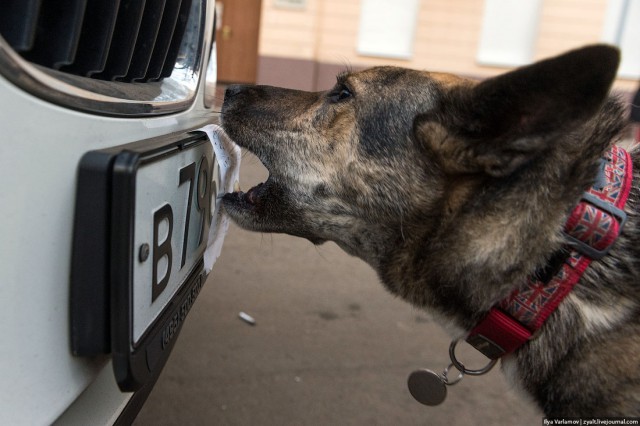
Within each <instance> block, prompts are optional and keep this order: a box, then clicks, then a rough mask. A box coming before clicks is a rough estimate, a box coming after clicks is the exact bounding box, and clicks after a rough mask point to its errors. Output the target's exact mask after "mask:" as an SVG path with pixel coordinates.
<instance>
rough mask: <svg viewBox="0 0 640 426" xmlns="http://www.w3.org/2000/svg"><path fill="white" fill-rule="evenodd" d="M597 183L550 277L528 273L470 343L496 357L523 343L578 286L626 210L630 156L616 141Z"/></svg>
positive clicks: (570, 226)
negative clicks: (564, 256) (565, 252)
mask: <svg viewBox="0 0 640 426" xmlns="http://www.w3.org/2000/svg"><path fill="white" fill-rule="evenodd" d="M602 163H603V167H602V168H601V170H600V174H599V175H598V179H597V180H596V183H594V185H593V186H592V187H591V188H590V189H589V190H588V191H586V192H585V193H584V194H583V195H582V198H581V200H580V202H579V203H578V205H577V206H576V207H575V208H574V209H573V211H572V212H571V216H570V217H569V220H567V223H566V224H565V229H564V233H565V237H566V239H567V241H568V250H569V255H568V257H567V259H566V261H565V262H564V263H563V264H562V265H561V268H560V270H559V271H558V272H557V273H556V274H555V275H554V276H553V277H552V278H551V279H550V280H549V281H548V282H542V281H540V280H538V279H536V278H529V279H528V280H527V281H528V282H527V284H526V286H525V287H524V288H523V289H521V290H517V291H515V292H514V293H512V295H511V296H510V297H509V298H507V299H506V300H503V301H502V302H501V303H499V304H498V305H496V306H495V307H493V308H492V309H491V310H490V311H489V313H488V315H487V316H486V317H485V319H483V320H482V321H481V322H480V323H479V324H478V325H476V327H475V328H474V329H473V330H471V332H470V333H469V336H468V337H467V339H466V340H467V342H468V343H469V344H470V345H472V346H473V347H475V348H476V349H477V350H479V351H480V352H482V353H483V354H484V355H486V356H487V357H488V358H491V359H497V358H500V357H502V356H504V355H507V354H509V353H511V352H513V351H515V350H516V349H518V348H519V347H520V346H522V345H523V344H525V343H526V342H527V341H528V340H529V339H530V338H531V337H532V336H533V334H534V333H535V332H536V331H537V330H538V329H539V328H540V327H541V326H542V324H543V323H544V322H545V320H546V319H547V318H548V317H549V315H551V313H552V312H553V311H554V310H555V309H556V308H557V307H558V305H559V304H560V302H562V300H563V299H564V298H565V297H566V296H567V295H568V294H569V292H570V291H571V290H572V289H573V287H574V286H575V285H576V283H577V282H578V280H579V279H580V277H581V276H582V274H583V273H584V271H585V269H587V267H588V266H589V264H590V263H591V261H592V260H597V259H600V258H602V257H603V256H605V255H606V254H607V253H608V251H609V250H610V249H611V246H612V245H613V243H614V242H615V241H616V239H617V238H618V236H619V235H620V232H621V230H622V227H623V226H624V224H625V222H626V220H627V215H626V214H625V212H624V211H623V209H624V206H625V204H626V202H627V198H628V197H629V192H630V190H631V181H632V178H633V174H632V163H631V156H630V155H629V153H628V152H626V151H625V150H624V149H622V148H620V147H617V146H614V147H612V148H611V149H610V150H609V151H608V152H607V153H606V154H605V156H604V158H603V160H602Z"/></svg>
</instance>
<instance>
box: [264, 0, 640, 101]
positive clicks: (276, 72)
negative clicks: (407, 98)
mask: <svg viewBox="0 0 640 426" xmlns="http://www.w3.org/2000/svg"><path fill="white" fill-rule="evenodd" d="M519 1H523V0H519ZM525 1H526V0H525ZM632 1H640V0H632ZM303 3H305V6H304V7H303V8H298V9H286V8H281V7H278V5H277V1H276V0H264V1H263V2H262V5H263V6H262V7H263V10H262V23H261V29H260V46H259V56H260V58H259V68H258V83H260V84H274V85H280V86H286V87H293V88H299V89H305V90H324V89H327V88H329V87H330V86H331V85H332V84H333V82H334V81H335V74H336V73H337V72H338V71H340V70H342V69H345V68H348V67H349V68H354V69H359V68H364V67H368V66H373V65H396V66H403V67H409V68H416V69H427V70H431V71H442V72H452V73H456V74H461V75H466V76H471V77H478V78H484V77H488V76H492V75H495V74H498V73H502V72H504V71H506V70H507V69H509V67H496V66H484V65H482V64H479V63H478V62H477V59H476V58H477V54H478V46H479V39H480V34H481V31H482V24H483V17H484V1H480V0H420V6H419V12H418V17H417V27H416V32H415V38H414V48H413V55H412V56H411V58H409V59H389V58H382V57H370V56H364V55H360V54H359V53H358V52H357V44H358V31H359V24H360V12H361V0H306V2H305V1H303ZM389 4H390V7H393V2H389ZM606 9H607V0H542V2H541V11H540V23H539V26H538V36H537V39H536V43H535V47H534V52H533V57H532V59H534V60H537V59H540V58H544V57H548V56H552V55H555V54H558V53H561V52H563V51H566V50H569V49H572V48H576V47H579V46H582V45H585V44H590V43H597V42H599V41H600V40H601V37H602V29H603V25H604V19H605V12H606ZM381 25H384V24H383V23H381ZM639 44H640V41H639ZM636 85H637V81H635V80H622V79H619V80H618V81H617V83H616V86H617V87H618V88H620V89H622V90H628V91H630V90H633V89H635V87H636Z"/></svg>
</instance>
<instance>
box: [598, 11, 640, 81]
mask: <svg viewBox="0 0 640 426" xmlns="http://www.w3.org/2000/svg"><path fill="white" fill-rule="evenodd" d="M602 41H604V42H605V43H611V44H615V45H616V46H618V47H619V48H620V50H621V52H622V61H621V63H620V68H619V69H618V75H619V76H620V77H626V78H638V77H640V0H609V3H608V6H607V14H606V16H605V21H604V29H603V32H602Z"/></svg>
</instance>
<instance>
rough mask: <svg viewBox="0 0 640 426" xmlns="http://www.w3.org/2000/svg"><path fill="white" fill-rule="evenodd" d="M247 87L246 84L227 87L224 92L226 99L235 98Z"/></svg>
mask: <svg viewBox="0 0 640 426" xmlns="http://www.w3.org/2000/svg"><path fill="white" fill-rule="evenodd" d="M246 87H247V86H246V85H244V84H232V85H231V86H229V87H227V90H226V91H225V92H224V97H225V99H230V98H233V97H234V96H236V95H238V94H240V92H242V91H243V90H244V89H245V88H246Z"/></svg>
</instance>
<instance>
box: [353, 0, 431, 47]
mask: <svg viewBox="0 0 640 426" xmlns="http://www.w3.org/2000/svg"><path fill="white" fill-rule="evenodd" d="M419 6H420V3H419V1H418V0H394V1H393V2H389V1H388V0H363V1H362V9H361V12H360V31H359V33H358V53H359V54H361V55H366V56H379V57H385V58H395V59H410V58H411V56H412V55H413V40H414V36H415V32H416V24H417V19H418V10H419Z"/></svg>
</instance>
